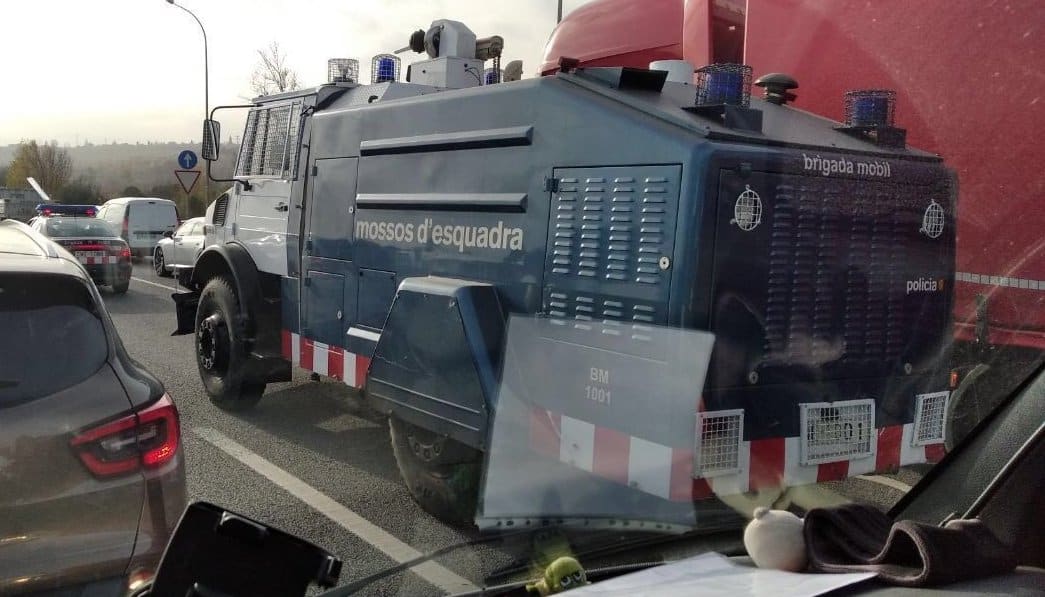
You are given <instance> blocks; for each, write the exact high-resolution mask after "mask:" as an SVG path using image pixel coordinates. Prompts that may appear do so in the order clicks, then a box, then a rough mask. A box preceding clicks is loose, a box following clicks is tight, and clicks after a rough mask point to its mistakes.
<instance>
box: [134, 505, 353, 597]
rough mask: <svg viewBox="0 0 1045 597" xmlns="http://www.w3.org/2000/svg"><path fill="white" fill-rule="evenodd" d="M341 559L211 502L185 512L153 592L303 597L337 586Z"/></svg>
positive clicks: (165, 593) (171, 541)
mask: <svg viewBox="0 0 1045 597" xmlns="http://www.w3.org/2000/svg"><path fill="white" fill-rule="evenodd" d="M340 575H341V560H339V559H337V558H336V557H334V556H333V555H331V554H330V553H329V552H327V551H326V550H324V549H322V548H320V547H317V546H316V545H314V544H312V543H309V542H308V541H305V540H304V539H300V538H298V537H295V536H293V535H291V534H289V533H284V532H282V531H280V530H278V529H275V528H272V527H270V526H268V525H265V524H263V523H260V522H258V521H256V520H251V519H249V518H247V517H246V516H242V515H239V514H236V513H235V512H230V511H228V510H225V509H224V508H221V507H219V506H215V505H213V504H208V503H206V502H195V503H193V504H190V505H189V506H188V507H187V508H186V509H185V513H184V514H182V517H181V520H180V521H179V522H178V527H177V528H176V529H175V530H174V536H173V537H171V540H170V543H168V544H167V549H166V551H164V553H163V560H162V561H160V566H159V569H158V570H157V572H156V577H155V579H154V580H153V584H152V588H151V592H150V593H149V594H150V595H289V596H297V595H301V596H304V595H305V593H306V591H307V590H308V587H309V585H311V584H316V585H319V586H320V587H332V586H334V585H336V584H337V580H338V577H339V576H340Z"/></svg>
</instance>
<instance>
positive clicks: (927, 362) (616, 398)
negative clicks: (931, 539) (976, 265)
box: [174, 21, 955, 520]
mask: <svg viewBox="0 0 1045 597" xmlns="http://www.w3.org/2000/svg"><path fill="white" fill-rule="evenodd" d="M410 47H411V48H412V49H414V50H417V51H425V52H427V54H428V56H429V58H428V59H427V60H424V61H421V62H417V63H414V64H412V65H410V67H409V68H408V69H407V71H406V81H402V82H401V81H398V80H395V78H394V77H390V76H384V77H383V79H384V80H382V81H379V82H373V83H371V84H369V85H365V84H359V83H358V82H355V81H347V80H344V79H342V80H338V81H335V82H332V83H329V84H326V85H322V86H319V87H317V88H314V89H309V90H301V91H293V92H287V93H282V94H278V95H273V96H267V97H261V98H257V99H256V100H255V101H254V103H253V104H252V105H251V106H249V113H248V116H247V122H246V130H245V132H244V135H243V142H242V146H241V149H240V154H239V158H238V163H237V166H236V169H235V176H234V178H233V180H232V181H230V182H233V184H232V188H231V189H230V190H229V192H228V193H226V194H224V195H222V196H221V197H220V198H219V199H218V200H217V201H216V202H215V203H214V204H213V206H212V207H211V209H209V210H208V214H207V218H208V225H209V227H208V230H209V233H208V244H209V246H208V247H207V248H206V249H205V250H204V251H203V252H202V254H201V255H200V257H199V258H198V260H197V262H196V264H195V267H194V268H193V270H192V277H191V280H188V287H189V289H190V290H191V292H187V293H181V294H176V295H174V299H175V302H176V311H177V315H178V332H180V333H194V334H195V351H196V357H197V362H198V368H199V373H200V376H201V378H202V381H203V385H204V386H205V388H206V391H207V393H208V394H209V396H210V398H211V400H212V401H213V403H214V404H215V405H217V406H218V407H220V408H222V409H227V410H240V409H246V408H249V407H251V406H253V405H254V404H255V403H257V401H258V400H259V399H260V397H261V395H262V392H263V390H264V388H265V386H266V384H267V383H269V382H276V381H288V380H290V375H291V370H292V367H300V368H304V369H306V370H309V371H313V372H315V373H318V374H320V375H325V376H328V377H332V378H334V379H338V380H341V381H343V382H344V383H345V384H347V385H349V386H351V387H354V388H359V389H360V390H361V391H362V396H364V398H365V400H366V401H368V403H369V404H370V405H371V406H373V408H375V409H376V410H377V411H379V412H381V413H383V414H385V415H387V416H388V421H389V426H390V432H391V438H392V443H393V448H394V452H395V456H396V459H397V462H398V465H399V468H400V471H401V473H402V475H403V477H404V479H405V481H406V483H407V485H408V487H409V489H410V492H411V493H412V495H413V496H414V497H415V499H416V500H417V501H418V502H419V503H420V504H421V505H422V506H423V507H424V508H426V509H427V510H429V511H430V512H432V513H434V514H436V515H437V516H440V517H442V518H444V519H448V520H469V519H470V516H471V515H472V513H473V512H474V508H475V500H476V491H477V489H476V488H477V484H478V479H479V476H480V472H481V471H480V469H481V462H482V460H481V456H482V453H483V452H484V450H486V449H487V447H488V445H489V444H488V442H489V437H488V433H489V431H490V419H491V416H492V415H493V414H494V413H496V409H497V397H496V393H497V387H498V386H497V384H498V375H499V374H500V373H499V366H500V359H501V356H502V350H503V346H502V345H503V343H504V335H505V325H506V320H507V318H508V317H509V316H510V315H513V314H514V315H519V314H521V315H525V316H533V317H541V316H544V317H550V318H557V319H560V320H563V321H573V322H584V321H591V322H615V323H618V324H620V325H622V326H626V327H634V328H636V329H638V328H641V327H643V326H647V327H649V326H670V327H677V328H690V329H696V330H706V331H710V332H712V333H713V334H714V335H715V344H714V350H713V354H712V356H711V361H710V366H709V370H708V375H707V380H706V383H705V384H704V387H702V388H701V387H693V388H692V392H693V394H694V396H695V397H697V398H699V408H696V409H693V411H697V412H693V411H691V412H671V411H670V410H665V409H666V408H667V407H665V406H664V404H666V403H663V402H660V401H659V397H658V391H657V389H658V382H657V379H648V380H647V381H648V386H647V387H648V391H647V392H645V393H643V394H642V395H630V396H624V395H620V394H613V398H612V402H611V401H605V402H606V403H605V404H601V405H600V408H602V409H603V410H600V411H599V413H600V414H599V420H598V421H592V420H588V421H586V422H585V425H583V426H581V425H569V426H567V425H566V424H565V423H564V422H565V421H566V420H567V418H568V417H572V418H573V419H578V418H580V419H583V417H582V416H580V415H578V414H577V412H578V411H577V409H576V407H575V405H573V401H575V400H584V399H585V398H584V397H583V396H580V397H576V396H562V397H558V398H556V397H552V398H547V397H546V400H551V401H552V403H551V405H550V406H549V407H548V408H547V410H548V412H549V414H550V418H549V419H548V420H550V421H552V424H551V426H552V429H551V436H552V437H554V438H555V439H556V441H557V442H559V441H561V442H562V444H563V445H564V446H565V445H566V444H567V443H569V442H572V441H573V439H572V438H570V437H568V436H569V434H571V433H577V429H585V430H588V432H592V430H594V431H593V432H594V434H595V435H594V439H593V438H592V437H587V438H583V440H578V442H575V443H581V444H584V445H587V446H590V447H591V451H593V452H594V461H596V462H597V461H599V459H600V456H599V451H600V450H601V449H603V448H602V447H600V444H599V442H600V439H599V438H600V437H603V436H604V435H605V434H600V433H599V429H608V430H610V431H612V433H613V434H616V435H615V436H614V437H618V438H624V440H623V444H621V443H620V442H618V447H620V446H621V445H623V446H625V447H626V446H627V445H628V442H631V444H630V445H632V446H633V448H634V447H636V446H638V445H640V444H641V446H644V447H646V448H649V446H654V447H657V449H646V450H645V451H639V450H637V449H633V450H632V451H631V452H630V455H628V454H625V455H624V456H623V458H624V459H625V461H627V463H628V464H626V465H625V466H623V470H621V471H620V472H619V474H613V475H609V477H611V478H612V479H613V480H614V481H616V482H620V484H621V485H622V489H621V491H636V490H637V491H644V492H646V493H647V494H652V495H655V496H657V497H658V498H661V499H664V500H690V501H692V500H697V499H700V498H704V497H708V496H711V495H714V494H716V493H717V494H719V495H721V494H723V493H726V492H749V491H756V490H760V489H765V488H769V487H780V486H783V485H797V484H801V483H815V482H817V481H825V480H831V479H841V478H844V477H846V476H851V475H857V474H863V473H871V472H873V471H885V470H894V469H896V468H897V467H898V466H901V465H905V464H908V463H914V462H924V461H926V460H927V459H930V460H931V459H933V458H936V457H938V456H939V455H940V454H941V452H942V441H943V435H942V434H943V430H942V425H943V418H942V417H943V412H942V409H941V408H940V407H941V406H942V405H943V404H944V403H945V401H946V397H947V389H948V377H947V372H946V371H945V370H944V369H942V368H941V364H940V363H941V359H944V358H945V356H946V355H944V354H943V353H944V352H945V350H946V348H945V346H946V343H947V342H946V341H947V339H948V338H949V335H950V333H951V328H950V326H951V322H950V319H949V313H950V309H951V301H952V297H951V294H950V289H951V286H952V283H953V279H954V271H953V263H954V254H953V252H954V240H955V239H954V226H953V213H954V184H953V177H952V175H951V173H950V172H949V171H948V169H947V168H946V167H945V166H944V164H943V162H942V160H941V158H940V157H939V156H936V155H933V154H929V153H925V152H922V151H918V150H916V149H914V148H911V147H908V146H907V145H906V143H905V136H904V131H903V129H902V128H900V127H898V126H897V125H896V124H895V123H894V105H893V101H894V96H893V95H892V94H891V93H889V92H885V91H881V90H867V91H854V92H852V93H849V94H848V95H847V96H846V98H844V101H845V102H846V114H847V117H846V122H842V123H839V122H834V121H831V120H828V119H825V118H821V117H818V116H815V115H812V114H809V113H806V112H803V111H800V110H796V109H794V108H793V107H791V106H789V105H788V103H789V101H790V100H791V98H793V97H794V94H793V93H791V91H790V90H791V89H793V88H794V87H795V86H796V85H797V83H796V82H795V81H794V80H792V79H791V78H790V77H787V76H786V75H779V74H778V75H769V76H765V77H762V78H761V79H759V80H758V81H757V82H755V84H756V85H758V86H760V87H762V88H764V91H765V99H760V98H757V97H751V94H750V85H751V81H750V77H751V70H750V68H748V67H745V66H743V65H737V64H726V65H710V66H706V67H702V68H699V69H697V71H696V73H697V75H696V77H695V79H689V78H688V77H683V78H682V80H676V79H677V77H675V76H672V77H670V79H669V72H667V71H663V70H646V69H636V68H583V69H581V68H573V67H572V66H573V65H574V64H575V62H573V61H571V60H569V59H563V61H562V66H563V68H562V69H560V71H559V72H558V73H556V74H554V75H553V76H545V77H539V78H534V79H525V80H520V81H512V82H508V83H499V84H491V85H482V83H483V72H484V69H483V67H484V59H489V58H491V56H490V49H491V48H494V47H497V48H499V45H498V44H496V43H491V42H490V41H489V40H485V41H484V40H476V38H475V35H474V34H473V33H472V32H471V31H470V30H469V29H468V28H467V27H465V26H464V25H463V24H461V23H457V22H454V21H436V22H435V23H433V25H432V27H431V28H429V29H428V30H427V31H425V32H423V33H419V34H415V35H414V36H413V37H412V38H411V43H410ZM393 70H397V69H393ZM385 72H386V73H390V72H392V71H388V70H386V71H385ZM690 72H693V71H692V70H691V71H690ZM838 101H840V102H841V101H843V98H838ZM204 128H205V135H204V136H205V141H204V148H203V155H204V157H205V158H206V159H208V160H213V159H216V158H217V144H216V140H217V138H218V137H217V131H218V130H219V127H218V124H217V122H216V121H214V120H213V119H212V120H208V121H207V122H206V123H205V127H204ZM601 381H608V380H601ZM556 401H558V402H556ZM635 401H639V402H642V401H645V403H646V404H648V408H647V409H646V410H645V412H647V413H648V416H649V417H654V418H658V419H661V420H663V422H664V429H667V428H668V426H669V424H671V425H678V424H681V425H683V427H684V434H683V437H681V438H680V437H678V436H677V435H671V436H670V437H669V434H668V433H667V432H666V431H665V432H664V433H660V432H659V431H658V430H657V429H658V427H657V426H656V425H654V426H652V427H651V426H649V425H643V426H642V428H641V429H639V428H638V427H636V426H635V425H634V424H633V423H634V421H633V420H630V419H629V418H628V417H626V416H624V415H623V414H621V413H624V412H626V411H623V410H617V409H618V408H622V407H623V405H625V404H627V403H628V402H635ZM694 404H697V400H694ZM619 405H620V406H619ZM680 421H681V422H682V423H678V422H680ZM523 424H526V422H524V421H520V425H523ZM712 436H713V437H712ZM711 440H714V441H713V442H712V441H711ZM710 445H714V448H715V454H714V457H713V458H709V457H707V456H708V454H704V453H702V450H705V449H706V448H707V446H710ZM660 448H663V449H664V450H667V451H666V452H663V451H661V450H660ZM538 452H539V451H538ZM553 452H554V451H553ZM561 453H562V454H565V451H563V452H561ZM665 453H666V454H667V455H668V456H667V458H668V459H669V460H671V459H672V458H674V457H672V456H671V455H672V454H675V455H681V456H680V457H679V458H674V459H673V460H671V462H669V463H668V464H667V465H666V466H668V467H670V468H671V470H670V475H669V476H670V487H667V486H658V487H647V486H642V485H640V484H637V483H634V482H631V483H629V479H628V478H627V477H628V474H629V473H628V470H630V469H629V467H631V468H634V467H636V466H638V467H641V466H643V465H644V464H645V463H643V462H640V461H641V460H642V458H644V457H645V456H644V455H645V454H665ZM555 454H556V453H552V454H551V455H550V456H548V455H547V454H543V453H537V452H535V456H534V457H535V458H536V457H550V458H552V459H554V458H555ZM651 457H652V456H651ZM629 459H630V460H629ZM563 460H564V461H568V462H567V463H568V464H569V465H572V466H574V467H578V468H580V469H583V470H584V471H586V472H585V473H584V474H591V475H592V476H593V477H598V476H600V475H603V476H605V471H604V467H600V466H593V465H592V463H593V460H592V457H591V456H590V455H589V457H588V460H587V461H583V460H580V461H579V460H577V459H573V458H570V459H567V458H565V457H563ZM680 463H681V464H680ZM618 464H619V463H618ZM650 466H660V464H659V463H650ZM616 468H618V469H619V468H621V467H620V466H617V467H616ZM676 469H678V470H676ZM600 482H601V481H600Z"/></svg>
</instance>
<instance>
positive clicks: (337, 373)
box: [281, 330, 370, 388]
mask: <svg viewBox="0 0 1045 597" xmlns="http://www.w3.org/2000/svg"><path fill="white" fill-rule="evenodd" d="M282 344H283V346H282V351H281V352H282V354H283V358H285V359H287V360H289V361H290V362H291V363H292V364H293V365H294V366H295V367H301V368H302V369H305V370H306V371H312V372H314V373H318V374H320V375H326V376H327V377H333V378H334V379H337V380H340V381H343V382H345V385H348V386H351V387H353V388H362V387H363V385H364V383H365V382H366V375H367V370H369V369H370V357H364V356H361V355H358V354H355V353H352V352H348V351H346V350H344V349H343V348H341V347H339V346H330V345H328V344H324V343H322V342H317V341H315V340H311V339H309V338H302V337H301V336H300V335H298V334H295V333H293V332H290V331H288V330H283V333H282Z"/></svg>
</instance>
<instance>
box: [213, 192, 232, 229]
mask: <svg viewBox="0 0 1045 597" xmlns="http://www.w3.org/2000/svg"><path fill="white" fill-rule="evenodd" d="M228 211H229V196H228V195H227V194H224V195H222V196H221V197H218V200H217V201H216V202H215V203H214V218H213V222H211V223H212V224H214V225H215V226H224V225H225V217H226V215H228Z"/></svg>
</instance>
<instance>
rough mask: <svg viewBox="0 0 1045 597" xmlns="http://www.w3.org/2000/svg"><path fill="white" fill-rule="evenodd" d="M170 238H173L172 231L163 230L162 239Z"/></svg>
mask: <svg viewBox="0 0 1045 597" xmlns="http://www.w3.org/2000/svg"><path fill="white" fill-rule="evenodd" d="M172 236H174V231H172V230H164V231H163V238H171V237H172Z"/></svg>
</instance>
